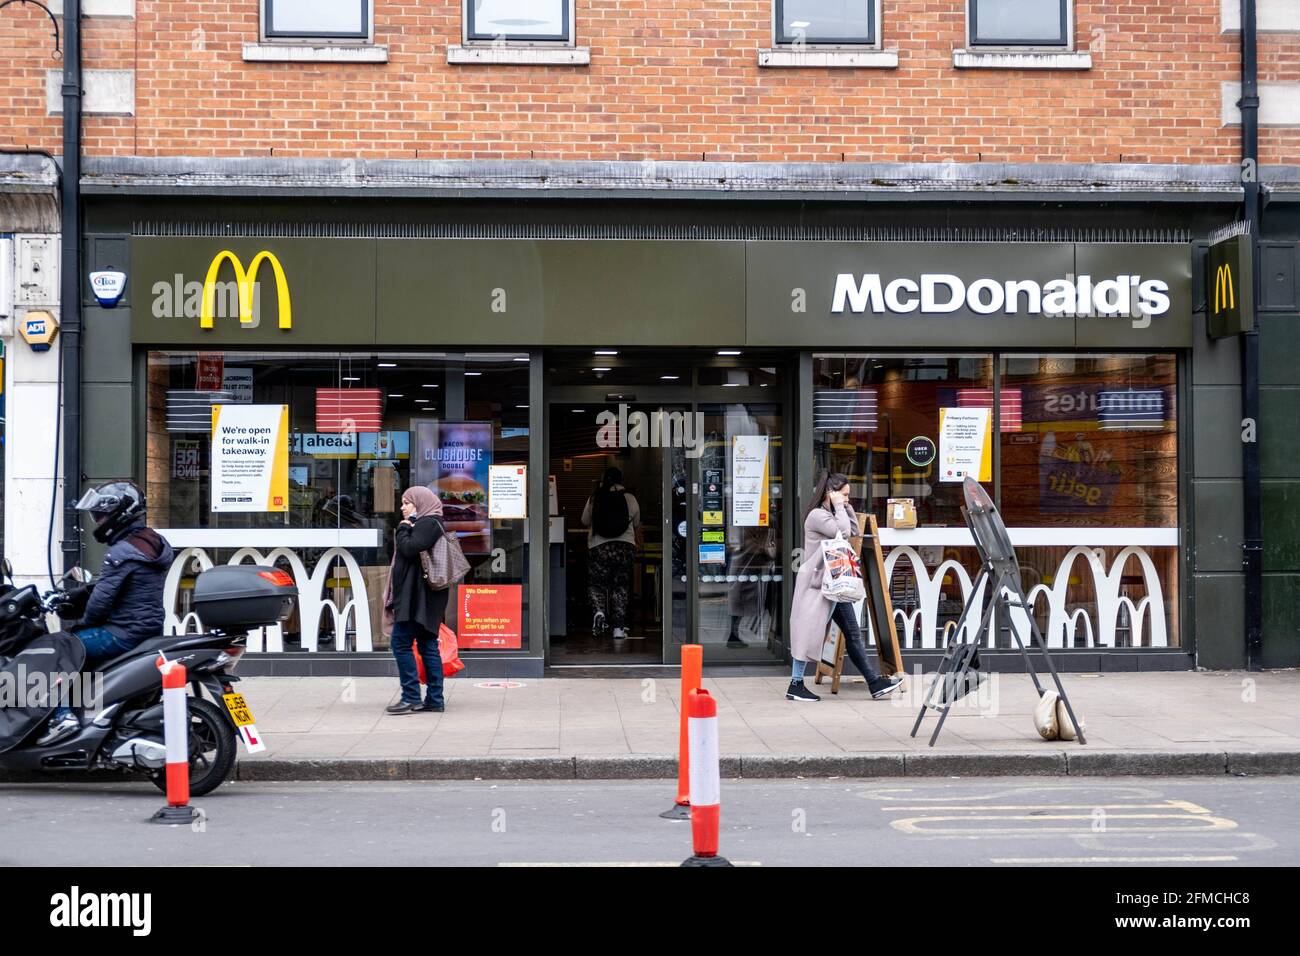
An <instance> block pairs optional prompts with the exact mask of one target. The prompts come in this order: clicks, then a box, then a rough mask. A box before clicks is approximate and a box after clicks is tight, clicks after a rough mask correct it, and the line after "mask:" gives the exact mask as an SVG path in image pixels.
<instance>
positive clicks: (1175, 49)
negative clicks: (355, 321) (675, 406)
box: [0, 0, 1300, 163]
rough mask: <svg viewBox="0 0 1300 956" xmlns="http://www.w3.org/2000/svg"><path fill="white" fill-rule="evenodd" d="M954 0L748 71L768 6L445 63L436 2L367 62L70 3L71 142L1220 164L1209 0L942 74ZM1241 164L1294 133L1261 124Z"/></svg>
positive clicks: (208, 15) (191, 19)
mask: <svg viewBox="0 0 1300 956" xmlns="http://www.w3.org/2000/svg"><path fill="white" fill-rule="evenodd" d="M964 6H965V5H964V2H963V0H884V4H883V8H884V13H883V21H884V24H883V25H884V36H885V45H886V46H887V47H891V48H892V47H897V49H898V51H899V61H900V64H899V68H898V69H896V70H888V69H883V70H882V69H861V70H844V69H806V70H805V69H797V70H791V69H761V68H759V66H758V65H757V55H756V51H757V50H758V49H760V48H765V47H768V46H770V40H771V36H770V33H771V26H770V23H771V2H770V0H578V13H577V27H578V41H579V43H580V44H582V45H585V46H589V47H590V48H591V59H592V62H591V65H590V66H586V67H540V66H538V67H533V66H519V67H506V66H448V64H447V60H446V49H447V45H448V44H449V43H458V42H459V41H460V35H461V33H460V17H461V6H460V3H459V2H458V0H423V2H418V3H417V2H404V3H403V2H389V0H377V2H376V15H375V39H376V42H379V43H384V44H388V46H389V51H390V60H389V62H388V63H386V64H357V65H347V64H306V65H304V64H262V63H245V62H244V61H243V59H242V58H241V44H242V43H244V42H245V41H253V40H256V39H257V18H258V11H259V4H258V2H257V0H228V2H208V0H171V2H156V0H137V4H136V13H137V15H136V19H134V20H110V19H98V18H92V19H89V20H86V21H85V27H86V42H85V54H86V55H85V66H86V68H88V69H94V68H110V69H112V68H116V69H135V71H136V115H135V116H134V117H99V116H90V117H87V119H86V122H85V131H86V149H87V153H88V154H91V155H133V154H134V155H141V156H159V155H201V156H246V155H272V154H273V155H276V156H286V157H346V156H363V157H369V158H379V157H385V158H406V159H413V158H421V159H434V158H447V159H469V158H478V159H489V158H528V157H530V156H531V157H535V158H539V159H621V160H640V159H645V158H650V159H658V160H699V159H702V158H703V159H709V160H766V161H816V162H839V161H841V160H848V161H922V162H935V161H942V160H953V161H956V162H970V161H977V160H984V161H1013V162H1037V161H1041V162H1121V161H1122V162H1180V163H1231V162H1235V161H1236V159H1237V157H1238V155H1239V149H1240V147H1239V131H1238V129H1237V128H1236V127H1226V128H1225V127H1223V126H1222V125H1221V124H1220V117H1219V111H1220V83H1221V82H1222V81H1225V80H1235V79H1237V78H1238V74H1239V66H1238V60H1237V43H1238V38H1237V36H1236V35H1235V34H1221V33H1220V32H1219V14H1218V10H1219V2H1218V0H1179V2H1176V3H1175V2H1173V0H1167V2H1163V3H1156V2H1140V0H1121V2H1105V3H1103V2H1100V0H1079V2H1078V3H1077V4H1076V16H1075V29H1076V34H1077V38H1078V43H1077V45H1078V48H1079V49H1080V50H1089V49H1090V50H1091V51H1092V54H1093V68H1092V69H1091V70H1087V71H1078V72H1075V71H1071V72H1053V71H1002V70H999V71H989V70H957V69H954V68H953V66H952V50H953V49H954V48H955V47H960V46H962V45H963V44H964V37H965V18H964V12H963V11H964ZM48 27H49V21H48V19H45V18H44V16H43V15H38V12H37V11H35V10H34V9H32V8H28V7H26V6H22V5H14V6H11V7H8V8H6V9H5V10H4V11H3V12H0V50H4V51H5V55H4V61H5V62H6V64H7V66H8V68H7V69H6V70H5V71H4V72H3V74H0V110H3V115H5V116H6V123H5V125H4V129H3V132H0V143H2V144H3V145H6V146H19V147H21V146H39V147H43V148H46V149H49V150H51V151H55V152H57V150H58V136H59V128H58V118H57V117H50V116H46V115H45V86H44V71H45V70H46V69H47V68H50V67H57V66H58V65H59V64H58V61H55V60H52V59H51V58H50V57H49V54H48V51H49V46H50V34H49V29H48ZM1260 47H1261V79H1263V80H1274V81H1289V82H1300V36H1297V35H1285V36H1278V35H1264V36H1262V37H1261V44H1260ZM1261 141H1262V150H1261V152H1262V159H1263V161H1264V162H1265V163H1276V162H1295V161H1296V157H1297V156H1298V155H1300V129H1277V130H1275V129H1265V130H1264V131H1263V133H1262V136H1261Z"/></svg>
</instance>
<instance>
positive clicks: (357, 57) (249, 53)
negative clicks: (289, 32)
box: [244, 43, 388, 63]
mask: <svg viewBox="0 0 1300 956" xmlns="http://www.w3.org/2000/svg"><path fill="white" fill-rule="evenodd" d="M244 59H245V60H246V61H248V62H250V63H387V62H388V47H387V46H386V45H384V44H382V43H379V44H376V43H365V44H361V43H358V44H356V45H350V46H342V45H339V46H313V45H311V44H309V43H245V44H244Z"/></svg>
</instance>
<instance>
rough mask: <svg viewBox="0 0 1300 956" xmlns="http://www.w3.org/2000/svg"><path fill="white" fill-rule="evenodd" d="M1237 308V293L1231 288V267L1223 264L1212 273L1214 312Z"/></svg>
mask: <svg viewBox="0 0 1300 956" xmlns="http://www.w3.org/2000/svg"><path fill="white" fill-rule="evenodd" d="M1236 307H1237V293H1236V292H1235V291H1234V290H1233V288H1232V266H1231V265H1229V264H1228V263H1226V262H1225V263H1224V264H1223V265H1221V266H1219V268H1218V269H1216V270H1215V273H1214V311H1215V312H1222V311H1223V310H1224V309H1235V308H1236Z"/></svg>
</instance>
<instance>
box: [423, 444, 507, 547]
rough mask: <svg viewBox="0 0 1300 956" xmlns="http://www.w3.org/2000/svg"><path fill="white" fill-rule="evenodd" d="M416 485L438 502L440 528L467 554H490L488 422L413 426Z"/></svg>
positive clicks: (490, 451) (490, 460) (490, 452)
mask: <svg viewBox="0 0 1300 956" xmlns="http://www.w3.org/2000/svg"><path fill="white" fill-rule="evenodd" d="M412 426H413V428H414V431H415V442H414V444H415V451H416V455H415V481H416V482H417V483H418V484H421V485H424V486H426V487H428V488H431V489H432V490H433V491H434V492H435V493H436V494H437V495H438V498H439V500H441V501H442V524H443V527H444V528H446V529H447V530H448V531H454V532H455V533H456V537H457V538H458V539H459V540H460V547H461V550H462V551H464V552H465V553H466V554H488V553H490V552H491V550H492V525H491V523H490V522H489V521H488V506H487V484H488V471H489V469H490V468H491V467H492V423H491V422H444V421H437V420H428V421H414V422H412Z"/></svg>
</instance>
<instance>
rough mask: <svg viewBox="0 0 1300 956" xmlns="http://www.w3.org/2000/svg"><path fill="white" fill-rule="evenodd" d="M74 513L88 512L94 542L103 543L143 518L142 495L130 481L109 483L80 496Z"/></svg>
mask: <svg viewBox="0 0 1300 956" xmlns="http://www.w3.org/2000/svg"><path fill="white" fill-rule="evenodd" d="M77 510H78V511H89V512H90V515H91V517H92V518H94V519H95V540H96V541H100V542H104V543H107V542H109V541H111V540H112V539H113V538H114V537H115V536H116V535H117V533H118V532H120V531H123V530H125V529H127V528H129V527H131V526H132V525H133V524H135V523H136V521H137V520H139V519H141V518H143V517H144V494H143V493H142V492H141V491H140V488H139V486H138V485H136V483H135V482H133V481H110V482H107V483H106V484H102V485H100V486H99V487H98V488H91V489H90V490H89V491H87V492H86V493H85V494H84V495H82V496H81V500H80V501H78V502H77Z"/></svg>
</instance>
